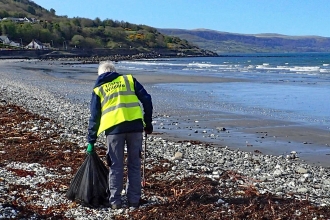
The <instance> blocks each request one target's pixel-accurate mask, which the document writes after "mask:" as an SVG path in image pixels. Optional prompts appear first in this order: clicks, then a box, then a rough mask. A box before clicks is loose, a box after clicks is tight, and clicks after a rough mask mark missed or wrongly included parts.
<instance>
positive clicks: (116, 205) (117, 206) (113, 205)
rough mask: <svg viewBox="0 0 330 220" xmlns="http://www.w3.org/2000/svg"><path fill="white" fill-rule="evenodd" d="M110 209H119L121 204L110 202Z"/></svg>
mask: <svg viewBox="0 0 330 220" xmlns="http://www.w3.org/2000/svg"><path fill="white" fill-rule="evenodd" d="M111 209H121V204H112V205H111Z"/></svg>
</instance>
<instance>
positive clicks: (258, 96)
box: [93, 53, 330, 129]
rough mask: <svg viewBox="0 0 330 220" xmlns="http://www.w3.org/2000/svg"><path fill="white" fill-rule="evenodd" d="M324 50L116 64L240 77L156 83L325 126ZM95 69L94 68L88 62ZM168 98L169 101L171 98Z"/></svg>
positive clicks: (329, 80) (327, 76)
mask: <svg viewBox="0 0 330 220" xmlns="http://www.w3.org/2000/svg"><path fill="white" fill-rule="evenodd" d="M329 64H330V54H328V53H305V54H266V55H265V54H258V55H256V54H247V55H239V54H238V55H231V56H221V57H212V58H205V57H200V58H180V59H176V58H173V59H153V60H140V61H122V62H119V63H117V64H116V65H117V69H118V70H120V71H125V72H129V71H130V70H131V71H135V70H139V71H144V72H147V73H148V72H149V73H150V74H157V73H175V74H182V75H199V76H201V77H203V76H206V75H209V76H218V77H229V78H240V79H246V80H247V81H246V82H230V83H211V84H195V83H186V84H181V83H177V84H158V85H157V87H158V89H159V90H162V89H163V90H178V91H182V92H184V93H185V94H187V97H188V96H189V95H193V96H194V97H196V98H199V99H200V100H205V102H206V103H207V104H206V105H205V104H204V105H193V106H191V105H190V106H188V105H187V104H186V106H185V107H188V108H196V109H203V108H205V109H208V110H209V109H210V108H211V109H214V110H219V111H225V112H232V113H236V114H246V115H252V116H254V115H257V116H262V117H266V118H273V119H281V120H287V121H294V122H301V123H306V124H311V125H316V126H318V127H322V128H324V129H329V127H330V111H329V109H330V101H329V100H330V65H329ZM93 68H95V67H93ZM173 101H174V100H173Z"/></svg>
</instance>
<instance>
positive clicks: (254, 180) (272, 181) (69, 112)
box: [0, 60, 330, 219]
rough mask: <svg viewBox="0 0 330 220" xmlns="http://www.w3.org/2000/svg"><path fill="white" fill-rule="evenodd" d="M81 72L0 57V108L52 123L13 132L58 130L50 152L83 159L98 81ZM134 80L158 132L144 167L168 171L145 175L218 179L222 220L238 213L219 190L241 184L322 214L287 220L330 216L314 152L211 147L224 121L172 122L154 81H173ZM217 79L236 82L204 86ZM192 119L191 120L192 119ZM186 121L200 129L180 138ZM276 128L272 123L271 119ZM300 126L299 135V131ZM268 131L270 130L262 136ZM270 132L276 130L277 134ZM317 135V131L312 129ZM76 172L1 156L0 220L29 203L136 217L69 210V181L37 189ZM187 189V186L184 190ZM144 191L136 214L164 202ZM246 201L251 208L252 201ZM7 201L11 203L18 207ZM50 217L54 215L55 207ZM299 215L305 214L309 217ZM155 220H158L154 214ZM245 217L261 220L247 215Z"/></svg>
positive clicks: (326, 172)
mask: <svg viewBox="0 0 330 220" xmlns="http://www.w3.org/2000/svg"><path fill="white" fill-rule="evenodd" d="M52 69H56V71H54V72H61V71H63V72H67V71H73V72H79V71H81V72H82V75H81V76H80V77H79V79H77V78H74V77H70V76H68V77H66V78H65V79H63V78H60V77H54V74H56V73H52V71H51V70H52ZM83 71H86V70H83V69H80V68H74V67H72V66H70V65H64V64H63V62H62V61H39V60H0V79H1V85H0V101H1V106H6V105H9V104H14V105H17V106H21V107H22V108H23V109H25V110H27V111H29V112H31V113H33V114H36V115H39V116H40V117H42V118H47V119H49V120H50V121H45V120H43V119H38V120H34V121H32V122H29V123H30V124H29V123H25V124H14V125H12V126H13V128H14V129H15V130H16V131H18V132H19V131H20V129H21V130H22V129H23V128H24V129H25V131H28V132H32V133H38V134H40V135H45V136H47V135H50V134H53V133H56V134H58V137H57V138H53V139H52V140H51V142H52V144H51V145H52V146H54V147H55V149H58V151H61V152H64V153H65V155H67V156H68V157H70V158H71V159H72V160H74V158H76V157H77V158H80V159H81V158H83V157H84V155H85V148H86V145H87V142H86V134H87V133H86V132H87V126H88V118H89V97H85V96H84V94H86V91H91V90H92V86H93V84H94V80H95V79H96V70H94V69H91V70H90V71H91V72H93V71H94V72H95V78H94V79H93V78H90V77H89V76H88V75H87V74H86V75H84V72H83ZM136 78H137V79H138V80H139V81H140V82H141V83H142V84H143V85H144V86H145V87H146V89H147V90H148V91H149V92H150V93H151V94H152V98H153V102H154V105H155V106H157V107H155V113H154V121H153V124H154V128H155V129H154V131H155V132H154V134H152V135H149V136H148V138H147V146H148V150H147V159H146V162H147V166H146V169H147V170H150V171H151V170H153V169H155V167H162V168H163V169H165V168H166V172H163V173H161V174H156V173H154V174H150V178H151V177H152V178H155V179H156V180H158V181H161V180H168V181H172V182H173V181H177V180H182V179H184V178H189V177H194V178H196V177H197V178H208V179H210V180H212V181H214V182H216V183H217V184H218V185H219V187H220V188H219V189H221V190H219V191H218V192H217V193H216V196H215V198H216V199H214V201H213V203H212V205H213V206H214V207H216V208H215V210H214V212H215V213H218V217H219V216H221V217H222V219H240V218H238V217H237V218H236V217H235V216H236V214H235V213H233V211H232V210H235V209H234V208H231V207H230V201H231V200H230V199H229V198H228V197H227V196H226V197H224V196H223V195H224V192H222V191H225V190H224V189H228V188H230V189H233V191H235V190H236V191H235V193H233V195H234V194H235V196H236V197H237V196H238V197H239V198H240V196H242V193H243V194H244V192H245V191H244V190H242V189H240V187H239V186H243V185H244V186H245V187H246V186H248V187H252V188H253V189H254V190H255V191H254V193H255V194H257V195H268V194H272V195H274V196H276V197H277V198H282V199H292V200H293V201H300V202H301V201H305V202H309V204H310V205H311V206H313V207H314V208H315V210H316V209H318V208H321V209H322V213H321V214H320V213H318V212H316V211H315V212H314V214H312V212H311V214H310V215H307V214H305V213H303V212H302V211H301V210H300V209H296V210H294V209H292V210H289V211H290V212H292V213H290V216H291V217H292V216H293V217H294V219H330V211H329V208H328V207H330V190H329V189H330V168H329V165H330V162H329V161H328V160H327V156H326V155H323V156H322V158H321V157H320V159H319V160H320V161H321V162H322V163H317V162H318V157H317V155H316V156H315V155H314V156H311V157H308V158H307V159H308V161H307V162H306V161H305V160H303V159H301V157H300V155H299V153H298V152H296V151H294V150H292V151H291V150H289V151H288V152H287V153H286V154H283V153H278V154H276V153H274V154H268V152H271V151H267V150H266V149H264V150H262V151H260V150H257V149H255V148H253V147H252V146H251V147H248V145H249V142H247V141H244V142H245V145H244V146H234V145H233V144H234V143H235V140H232V142H230V140H228V139H226V141H224V142H223V143H221V142H220V143H219V142H217V143H216V144H215V143H214V141H213V140H214V139H212V137H213V136H228V130H227V129H226V127H227V125H226V124H214V122H213V123H211V122H209V121H208V120H207V119H205V118H202V117H200V118H198V117H199V116H198V114H193V113H192V112H184V111H182V112H180V113H178V114H177V115H176V117H175V116H173V115H175V112H174V111H170V110H168V109H177V108H176V107H175V108H174V107H173V108H171V106H168V103H166V101H164V99H163V98H160V97H164V96H166V95H167V96H169V97H170V96H173V94H162V95H161V94H159V96H158V91H157V90H156V89H155V87H154V84H155V83H157V82H162V83H171V82H173V78H171V77H168V76H166V75H165V74H164V75H158V76H157V77H154V78H152V77H151V78H150V76H148V77H146V76H143V75H139V73H137V75H136ZM82 79H84V80H82ZM194 80H198V79H197V78H196V79H195V78H193V77H190V78H187V77H182V76H180V77H179V76H178V77H177V78H176V80H174V81H175V82H184V81H189V82H190V81H194ZM215 80H218V81H219V82H221V81H223V80H226V81H228V80H229V81H234V80H236V79H219V78H217V79H215V78H212V77H209V78H205V79H203V83H208V82H214V81H215ZM167 110H168V111H167ZM3 114H4V113H3ZM189 114H191V115H193V116H191V117H189ZM2 117H5V115H2ZM232 117H234V116H232ZM180 119H181V120H182V121H180ZM187 121H189V122H191V124H194V125H196V124H199V126H200V129H195V128H193V129H192V128H189V129H190V130H191V133H190V134H183V135H180V133H183V132H182V131H181V130H180V126H181V127H185V128H186V129H187V127H189V126H191V125H186V124H187ZM199 122H201V123H199ZM241 122H242V123H243V122H244V120H241ZM273 123H274V124H276V122H273ZM27 124H28V126H27ZM208 124H209V125H210V127H211V126H212V129H211V128H210V127H207V125H208ZM1 126H3V125H1ZM174 128H175V129H174ZM189 129H188V130H189ZM297 129H298V130H299V128H297ZM166 130H171V132H166ZM211 130H212V131H211ZM269 130H271V129H269ZM196 131H197V132H196ZM269 132H270V131H267V132H265V133H262V134H261V135H265V134H268V133H269ZM273 132H278V131H275V130H274V131H273ZM282 132H285V131H282ZM314 132H317V131H315V130H314ZM194 134H196V138H194ZM211 134H213V136H212V135H211ZM277 134H278V133H277ZM198 135H204V136H205V135H206V136H207V135H208V137H209V138H206V139H204V140H205V141H201V139H200V138H197V136H198ZM292 136H294V135H292ZM2 137H3V136H2ZM294 137H295V136H294ZM64 142H70V143H74V146H75V147H74V148H70V149H66V147H65V146H63V145H62V143H64ZM301 142H303V141H301ZM97 144H98V147H99V151H100V155H102V153H104V149H103V148H104V137H103V136H101V137H100V138H99V140H98V143H97ZM0 147H1V149H0V156H1V158H4V156H3V155H6V154H7V153H8V152H7V151H6V148H5V147H6V146H5V140H4V139H3V140H1V142H0ZM73 151H75V154H73ZM76 166H77V165H76ZM15 170H16V171H17V170H23V171H26V172H33V175H21V176H19V175H18V174H17V172H14V171H15ZM75 172H76V170H74V167H70V166H67V167H65V166H62V167H61V172H59V170H58V169H57V168H56V166H54V167H47V166H46V165H45V164H40V163H35V162H29V163H27V162H20V161H16V160H14V159H12V160H11V159H1V161H0V197H1V199H0V219H10V218H17V216H20V214H19V213H20V210H19V209H17V208H15V207H20V206H27V205H29V204H28V203H33V204H35V205H39V206H40V207H43V208H44V209H45V210H46V209H47V208H49V207H55V206H56V207H66V208H65V209H63V210H65V211H63V210H62V211H61V216H62V217H63V218H64V217H65V218H67V219H112V218H117V219H134V218H132V217H130V216H131V212H134V211H135V212H136V210H132V209H130V208H127V207H125V206H124V207H123V208H122V209H119V210H115V211H114V210H110V209H109V208H99V209H91V208H88V207H83V206H81V205H79V204H75V205H72V201H69V200H68V199H66V198H65V191H66V189H67V184H63V187H62V188H59V189H60V190H58V188H57V190H54V189H53V190H52V189H51V188H47V189H46V188H45V189H44V190H43V189H42V187H40V186H41V185H43V184H46V183H47V182H49V181H52V180H60V179H61V178H67V179H72V176H73V174H74V173H75ZM229 174H230V175H229ZM225 175H226V176H229V178H228V179H226V180H225V179H223V178H222V177H223V176H225ZM147 181H148V180H147ZM13 185H16V186H22V185H26V186H28V187H26V189H25V190H24V187H21V188H20V189H21V191H20V192H17V190H12V187H13ZM187 187H188V188H189V185H188V186H187ZM144 190H145V192H144V197H145V198H146V199H147V200H148V203H146V204H144V205H142V206H141V207H140V208H139V209H140V210H147V209H148V207H151V206H155V205H156V204H164V203H166V201H167V200H166V198H165V196H161V195H150V194H148V192H147V189H144ZM37 192H38V193H37ZM19 194H24V195H25V196H30V197H31V199H30V200H26V201H24V204H23V202H22V201H20V200H19V199H17V198H21V197H19V196H18V195H19ZM174 194H175V195H176V196H179V195H178V194H177V192H174ZM236 197H235V198H236ZM246 203H247V206H248V205H249V204H248V203H249V202H246ZM9 204H16V206H11V205H9ZM59 209H60V208H59ZM231 209H232V210H231ZM54 213H56V210H55V211H54ZM214 215H215V216H217V215H216V214H214ZM31 216H32V217H31ZM304 216H308V218H307V217H306V218H305V217H304ZM278 217H279V215H277V214H276V211H274V213H273V216H272V217H269V218H268V219H276V218H278ZM310 217H311V218H310ZM19 219H24V217H22V216H20V217H19ZM25 219H38V216H37V215H35V218H33V214H30V215H29V217H28V218H25ZM54 219H55V218H54ZM159 219H162V217H159ZM163 219H171V218H163ZM172 219H175V218H172ZM186 219H194V218H193V217H190V218H186ZM195 219H198V218H195ZM214 219H216V218H214ZM220 219H221V218H220ZM247 219H261V218H257V217H256V218H252V217H251V216H250V218H247ZM290 219H293V218H290Z"/></svg>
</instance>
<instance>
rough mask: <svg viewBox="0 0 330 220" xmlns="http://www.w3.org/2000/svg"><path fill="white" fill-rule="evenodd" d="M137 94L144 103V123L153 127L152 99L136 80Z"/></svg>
mask: <svg viewBox="0 0 330 220" xmlns="http://www.w3.org/2000/svg"><path fill="white" fill-rule="evenodd" d="M134 87H135V94H136V96H137V97H138V99H139V100H140V102H141V103H142V106H143V110H144V122H145V123H146V125H147V126H148V125H151V122H152V111H153V106H152V99H151V95H150V94H149V93H148V92H147V91H146V90H145V89H144V87H143V86H142V85H141V84H140V83H139V82H138V81H137V80H136V79H135V78H134Z"/></svg>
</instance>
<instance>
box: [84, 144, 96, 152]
mask: <svg viewBox="0 0 330 220" xmlns="http://www.w3.org/2000/svg"><path fill="white" fill-rule="evenodd" d="M86 152H87V153H88V154H91V153H93V152H94V144H90V143H88V145H87V149H86Z"/></svg>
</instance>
